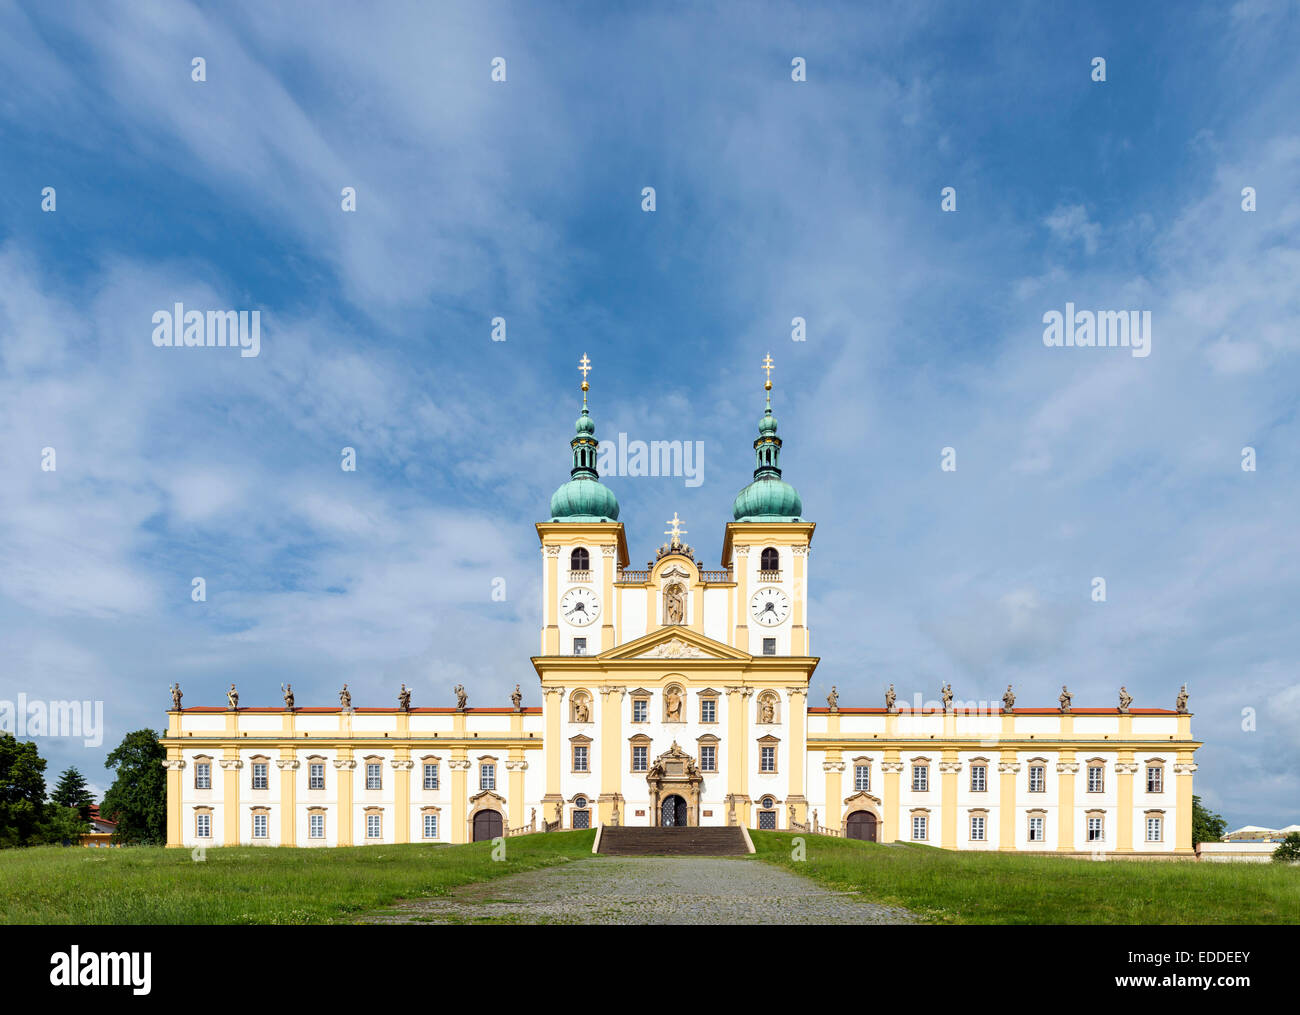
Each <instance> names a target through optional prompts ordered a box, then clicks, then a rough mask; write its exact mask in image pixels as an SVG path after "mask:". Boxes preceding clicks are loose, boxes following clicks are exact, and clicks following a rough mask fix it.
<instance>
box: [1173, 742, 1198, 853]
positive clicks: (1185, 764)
mask: <svg viewBox="0 0 1300 1015" xmlns="http://www.w3.org/2000/svg"><path fill="white" fill-rule="evenodd" d="M1195 771H1196V763H1195V762H1194V761H1192V752H1191V751H1179V752H1178V760H1177V761H1176V762H1175V763H1174V778H1175V779H1177V780H1178V805H1177V806H1178V813H1176V814H1175V815H1174V821H1175V822H1176V824H1177V831H1176V832H1175V833H1174V852H1176V853H1195V852H1196V847H1195V846H1194V845H1192V773H1193V772H1195Z"/></svg>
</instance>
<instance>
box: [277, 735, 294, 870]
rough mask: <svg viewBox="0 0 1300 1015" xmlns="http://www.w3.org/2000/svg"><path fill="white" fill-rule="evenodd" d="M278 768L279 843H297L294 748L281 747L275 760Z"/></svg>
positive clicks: (284, 844)
mask: <svg viewBox="0 0 1300 1015" xmlns="http://www.w3.org/2000/svg"><path fill="white" fill-rule="evenodd" d="M275 764H276V767H277V768H279V769H280V845H281V846H296V845H298V793H297V790H298V765H299V761H298V759H297V757H296V756H295V749H294V748H292V747H285V748H281V750H280V757H279V759H278V760H277V761H276V763H275Z"/></svg>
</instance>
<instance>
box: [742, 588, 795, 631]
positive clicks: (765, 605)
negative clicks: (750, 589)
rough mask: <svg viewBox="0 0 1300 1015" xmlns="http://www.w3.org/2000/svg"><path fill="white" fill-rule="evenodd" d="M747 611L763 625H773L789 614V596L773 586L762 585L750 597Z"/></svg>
mask: <svg viewBox="0 0 1300 1015" xmlns="http://www.w3.org/2000/svg"><path fill="white" fill-rule="evenodd" d="M749 612H750V613H752V614H753V615H754V620H755V621H756V622H758V623H760V624H762V625H763V626H764V627H775V626H776V625H777V624H779V623H781V622H782V621H783V620H785V618H786V617H788V616H789V615H790V597H789V596H787V595H786V594H785V593H784V592H782V591H781V590H780V589H778V588H776V587H775V586H772V585H767V586H764V587H763V588H761V589H759V590H758V591H757V592H755V593H754V596H753V598H752V599H750V601H749Z"/></svg>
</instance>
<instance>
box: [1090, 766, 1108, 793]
mask: <svg viewBox="0 0 1300 1015" xmlns="http://www.w3.org/2000/svg"><path fill="white" fill-rule="evenodd" d="M1104 771H1105V770H1104V769H1103V768H1102V767H1101V766H1100V765H1089V766H1088V792H1089V793H1100V792H1102V787H1103V786H1104V785H1105V783H1104V782H1103V781H1102V773H1103V772H1104Z"/></svg>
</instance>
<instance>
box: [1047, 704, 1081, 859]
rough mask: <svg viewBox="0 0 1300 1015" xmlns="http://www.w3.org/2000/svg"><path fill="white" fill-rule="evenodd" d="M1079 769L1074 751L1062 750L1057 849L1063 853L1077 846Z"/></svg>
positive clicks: (1057, 786)
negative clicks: (1075, 813)
mask: <svg viewBox="0 0 1300 1015" xmlns="http://www.w3.org/2000/svg"><path fill="white" fill-rule="evenodd" d="M1067 718H1068V717H1067ZM1078 771H1079V763H1078V762H1077V761H1075V757H1074V752H1073V751H1061V752H1060V756H1059V757H1058V758H1057V762H1056V773H1057V774H1056V798H1057V807H1056V849H1057V851H1058V852H1061V853H1072V852H1074V848H1075V845H1074V784H1075V782H1076V781H1077V778H1076V777H1077V773H1078ZM1043 774H1044V775H1046V774H1047V773H1043Z"/></svg>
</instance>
